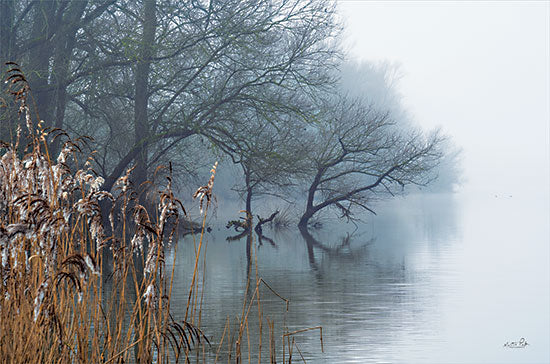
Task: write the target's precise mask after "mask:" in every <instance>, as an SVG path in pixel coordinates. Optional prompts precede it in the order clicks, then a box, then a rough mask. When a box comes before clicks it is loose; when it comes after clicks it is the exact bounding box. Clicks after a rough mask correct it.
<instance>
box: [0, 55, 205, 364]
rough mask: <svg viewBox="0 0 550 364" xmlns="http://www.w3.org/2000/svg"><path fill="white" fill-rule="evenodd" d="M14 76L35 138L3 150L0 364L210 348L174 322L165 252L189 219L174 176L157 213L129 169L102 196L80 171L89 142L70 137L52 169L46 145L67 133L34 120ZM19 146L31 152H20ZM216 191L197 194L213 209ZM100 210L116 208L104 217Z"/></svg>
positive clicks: (98, 180)
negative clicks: (183, 217) (182, 219)
mask: <svg viewBox="0 0 550 364" xmlns="http://www.w3.org/2000/svg"><path fill="white" fill-rule="evenodd" d="M11 66H12V69H11V70H10V71H9V74H8V78H7V82H8V83H9V92H10V93H11V94H12V95H13V97H14V98H15V101H16V103H17V106H18V107H19V115H20V116H21V118H22V119H24V120H25V124H26V129H27V130H26V131H25V132H23V130H22V129H23V128H21V127H19V128H18V129H17V134H16V137H15V140H14V141H11V142H9V143H6V142H2V145H1V146H0V153H1V154H0V250H1V252H0V253H1V267H0V333H1V335H0V358H2V362H12V363H28V362H34V363H39V362H43V363H53V362H63V363H70V362H83V363H99V362H104V363H105V362H107V363H114V362H116V363H123V362H128V361H136V362H143V363H146V362H153V361H154V362H159V363H160V362H174V361H177V360H178V359H180V358H182V357H186V356H187V355H188V354H189V350H190V349H191V348H192V346H193V344H194V343H197V342H200V341H201V340H205V339H206V338H205V337H204V335H203V334H202V333H201V331H200V330H199V329H198V328H197V327H196V326H194V325H192V324H190V323H188V322H186V321H179V322H176V321H175V320H174V319H173V318H172V316H171V315H170V299H171V289H172V280H173V274H174V271H173V269H172V271H171V272H167V271H166V268H165V267H166V266H165V261H164V257H165V255H164V251H165V248H166V247H165V245H166V244H167V243H171V242H172V241H177V236H175V235H176V234H177V220H178V217H179V215H180V214H181V212H182V210H183V206H182V205H181V203H180V202H179V200H178V199H177V198H175V196H174V194H173V193H172V186H171V178H170V176H168V177H167V183H166V185H165V186H164V188H163V189H162V191H160V192H159V200H158V201H159V202H158V204H157V206H156V210H157V211H154V213H153V214H150V212H149V211H147V210H146V209H145V208H144V207H143V206H141V205H140V204H139V203H138V201H137V199H136V198H135V196H136V193H135V192H133V191H132V188H131V184H130V181H129V179H130V172H131V169H129V170H128V171H127V173H126V174H125V175H124V176H122V177H121V178H120V179H119V180H118V182H117V185H116V186H117V187H116V189H115V190H116V192H115V193H113V194H111V193H109V192H107V191H102V190H101V185H102V183H103V178H102V177H101V176H98V175H97V174H96V173H95V172H94V171H93V170H92V169H91V166H90V163H89V162H85V163H83V164H82V161H79V155H80V154H79V151H80V148H81V143H82V142H83V140H82V139H79V140H75V141H71V140H68V138H67V139H66V141H65V142H64V143H63V144H62V148H61V151H60V153H59V155H58V156H57V157H56V158H55V159H53V157H52V156H50V155H49V151H48V145H47V144H48V143H47V140H48V138H50V136H51V135H52V134H57V135H58V136H59V135H61V134H63V133H62V132H61V131H59V130H49V131H48V130H45V129H43V128H42V122H41V121H40V120H34V119H33V118H32V117H31V115H32V114H31V108H30V106H29V103H28V100H29V98H30V89H29V86H28V84H27V81H26V79H25V77H24V75H23V74H22V72H21V71H20V70H19V69H18V68H17V65H15V64H11ZM35 124H37V126H35ZM22 134H25V135H24V136H22ZM48 134H50V135H48ZM22 140H25V143H28V145H26V146H25V147H22V146H21V145H20V143H21V141H22ZM212 178H213V177H212ZM212 183H213V179H212V180H211V181H209V184H208V185H207V186H206V187H205V188H203V189H202V190H200V192H199V196H198V197H202V199H204V198H206V199H207V202H206V205H207V204H208V202H209V198H210V195H211V190H212ZM104 201H110V202H111V205H112V206H113V207H112V208H110V209H105V208H104V207H103V208H102V206H103V205H102V204H103V203H104ZM105 214H107V215H108V216H104V215H105ZM150 216H156V219H154V220H153V219H152V218H151V217H150ZM104 217H105V219H104ZM107 217H108V219H107ZM117 217H118V220H119V221H120V222H119V226H115V225H116V220H117ZM169 220H170V221H172V222H174V221H175V223H171V224H167V222H168V221H169ZM103 221H109V222H108V223H107V225H110V226H105V225H104V223H103ZM203 226H204V225H203ZM115 232H118V233H115ZM201 236H202V235H201ZM201 239H202V238H201ZM174 257H175V254H174ZM106 272H110V274H107V273H106Z"/></svg>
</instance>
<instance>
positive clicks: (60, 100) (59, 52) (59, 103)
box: [48, 1, 88, 156]
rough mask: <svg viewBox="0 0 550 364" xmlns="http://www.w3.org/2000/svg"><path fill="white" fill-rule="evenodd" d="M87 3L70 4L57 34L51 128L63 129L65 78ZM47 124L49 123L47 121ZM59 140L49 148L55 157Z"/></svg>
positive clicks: (65, 105) (65, 99) (65, 101)
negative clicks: (53, 111) (53, 113)
mask: <svg viewBox="0 0 550 364" xmlns="http://www.w3.org/2000/svg"><path fill="white" fill-rule="evenodd" d="M87 4H88V1H75V2H72V3H71V6H70V7H69V9H68V12H67V14H66V16H65V22H66V23H67V24H66V27H65V29H64V30H63V31H62V32H60V33H59V34H58V41H57V42H56V47H55V56H54V65H53V77H54V81H55V86H56V88H55V115H54V116H53V117H54V120H53V126H54V127H56V128H60V129H63V120H64V119H65V109H66V107H67V86H68V85H67V78H68V75H69V67H70V63H71V58H72V54H73V49H74V46H75V40H76V32H77V30H78V28H79V26H80V22H79V21H80V18H81V17H82V14H83V13H84V9H85V8H86V6H87ZM48 122H49V121H48ZM59 142H60V139H59V138H57V139H56V140H55V141H54V142H53V143H52V145H51V146H50V154H51V155H52V156H56V155H57V153H58V152H59Z"/></svg>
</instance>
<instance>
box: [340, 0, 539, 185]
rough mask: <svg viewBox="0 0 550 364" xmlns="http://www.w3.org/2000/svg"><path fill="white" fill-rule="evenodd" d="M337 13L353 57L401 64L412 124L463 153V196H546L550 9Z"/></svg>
mask: <svg viewBox="0 0 550 364" xmlns="http://www.w3.org/2000/svg"><path fill="white" fill-rule="evenodd" d="M338 6H339V11H340V14H341V16H342V18H343V21H344V24H345V30H344V40H345V45H344V47H345V48H346V50H347V52H348V55H349V57H350V58H351V59H353V60H355V61H359V62H360V61H368V62H374V63H378V62H392V63H398V64H400V67H401V72H402V76H403V77H402V78H401V80H400V84H399V88H400V91H401V93H402V96H403V101H404V104H405V106H406V108H407V110H409V112H410V113H411V114H412V117H413V118H414V119H415V121H416V122H417V123H418V124H419V125H421V126H422V127H424V128H425V129H430V128H435V127H441V128H442V130H443V131H444V132H445V133H446V134H448V135H450V136H451V137H452V139H453V141H454V143H455V144H456V145H458V146H460V147H461V148H462V149H463V168H464V173H465V178H466V181H467V182H466V184H465V189H467V190H478V191H484V192H487V193H495V194H499V193H502V194H511V193H513V192H514V191H520V190H532V191H539V192H546V196H548V191H549V186H550V182H549V181H550V179H549V173H550V172H549V168H550V167H549V166H550V158H549V153H550V152H549V144H550V143H549V138H550V137H549V133H550V132H549V120H550V92H549V89H550V87H549V85H550V81H549V64H550V57H549V44H550V39H549V34H550V30H549V22H550V10H549V9H550V2H547V1H540V2H538V1H531V2H527V1H526V2H512V1H495V2H492V1H491V2H450V1H439V2H431V1H430V2H416V1H406V2H404V1H391V2H381V1H353V0H339V1H338Z"/></svg>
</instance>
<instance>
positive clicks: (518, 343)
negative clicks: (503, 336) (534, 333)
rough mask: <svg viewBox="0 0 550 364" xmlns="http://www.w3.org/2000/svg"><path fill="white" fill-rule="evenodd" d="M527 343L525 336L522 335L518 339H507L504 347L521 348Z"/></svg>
mask: <svg viewBox="0 0 550 364" xmlns="http://www.w3.org/2000/svg"><path fill="white" fill-rule="evenodd" d="M527 345H529V343H528V342H527V340H525V338H523V337H522V338H521V339H519V341H507V342H506V343H505V344H504V347H505V348H510V349H523V348H525V347H526V346H527Z"/></svg>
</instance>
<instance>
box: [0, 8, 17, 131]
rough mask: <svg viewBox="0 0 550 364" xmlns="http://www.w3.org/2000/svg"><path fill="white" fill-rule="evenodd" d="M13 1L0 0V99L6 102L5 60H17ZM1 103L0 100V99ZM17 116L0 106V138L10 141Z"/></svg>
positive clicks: (7, 100)
mask: <svg viewBox="0 0 550 364" xmlns="http://www.w3.org/2000/svg"><path fill="white" fill-rule="evenodd" d="M14 8H15V2H14V1H13V0H1V1H0V14H2V15H1V17H0V19H1V20H0V74H1V79H0V99H5V102H6V104H9V103H10V102H11V100H9V99H8V98H7V97H6V96H7V94H6V88H7V86H8V85H7V84H6V83H4V79H5V76H6V74H5V71H7V68H6V66H5V64H6V62H9V61H13V62H15V61H17V60H15V59H12V57H13V53H12V52H13V47H14V43H15V32H14V31H13V22H14V12H15V9H14ZM0 104H2V101H0ZM16 120H17V118H16V117H15V113H14V111H13V109H12V108H1V107H0V140H4V141H10V136H11V135H13V134H15V133H14V130H15V123H16Z"/></svg>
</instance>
